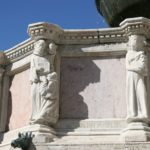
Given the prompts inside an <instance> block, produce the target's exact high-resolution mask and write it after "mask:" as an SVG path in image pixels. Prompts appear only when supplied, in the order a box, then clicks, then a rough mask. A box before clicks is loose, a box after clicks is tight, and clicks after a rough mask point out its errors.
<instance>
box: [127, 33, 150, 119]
mask: <svg viewBox="0 0 150 150" xmlns="http://www.w3.org/2000/svg"><path fill="white" fill-rule="evenodd" d="M129 42H130V43H129V46H130V47H129V49H128V52H127V55H126V69H127V83H126V86H127V111H128V116H127V119H128V121H138V120H141V121H146V120H147V119H148V117H149V114H148V103H147V91H146V85H145V81H144V80H145V77H146V76H147V74H148V71H147V70H148V68H147V56H146V54H145V53H144V51H141V50H142V49H141V48H142V45H144V37H141V36H131V37H130V39H129ZM139 44H140V46H138V45H139Z"/></svg>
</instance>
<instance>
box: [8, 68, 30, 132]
mask: <svg viewBox="0 0 150 150" xmlns="http://www.w3.org/2000/svg"><path fill="white" fill-rule="evenodd" d="M30 88H31V87H30V82H29V69H28V70H26V71H23V72H21V73H19V74H16V75H15V76H14V77H12V83H11V86H10V95H9V101H8V103H9V108H8V125H9V130H13V129H16V128H19V127H23V126H25V125H27V124H28V123H29V118H30V115H31V96H30V95H31V94H30Z"/></svg>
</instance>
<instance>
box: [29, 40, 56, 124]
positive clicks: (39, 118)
mask: <svg viewBox="0 0 150 150" xmlns="http://www.w3.org/2000/svg"><path fill="white" fill-rule="evenodd" d="M56 48H57V46H56V45H55V44H54V43H50V44H49V47H48V46H47V43H46V41H44V40H38V41H37V42H36V43H35V47H34V51H33V54H32V58H31V70H30V81H31V85H32V92H31V93H32V115H31V120H30V123H31V124H44V125H53V124H55V123H56V122H57V120H58V93H57V90H58V87H57V86H58V80H57V74H56V72H55V71H54V58H55V55H56Z"/></svg>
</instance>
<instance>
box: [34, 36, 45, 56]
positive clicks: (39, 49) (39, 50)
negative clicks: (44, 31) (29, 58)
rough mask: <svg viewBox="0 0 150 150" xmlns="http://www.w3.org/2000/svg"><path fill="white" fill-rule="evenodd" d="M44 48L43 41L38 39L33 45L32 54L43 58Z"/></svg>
mask: <svg viewBox="0 0 150 150" xmlns="http://www.w3.org/2000/svg"><path fill="white" fill-rule="evenodd" d="M45 48H46V42H45V41H44V40H43V39H40V40H38V41H36V42H35V44H34V51H33V54H35V55H39V56H43V54H44V52H45Z"/></svg>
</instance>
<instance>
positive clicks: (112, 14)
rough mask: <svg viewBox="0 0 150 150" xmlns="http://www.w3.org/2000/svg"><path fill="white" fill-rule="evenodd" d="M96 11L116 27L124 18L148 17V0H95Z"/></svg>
mask: <svg viewBox="0 0 150 150" xmlns="http://www.w3.org/2000/svg"><path fill="white" fill-rule="evenodd" d="M95 2H96V6H97V10H98V12H99V13H100V14H101V15H102V16H103V17H104V18H105V20H106V21H107V23H108V24H109V25H110V26H112V27H116V26H119V24H120V22H121V21H123V20H124V19H126V18H133V17H146V18H150V0H95Z"/></svg>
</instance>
